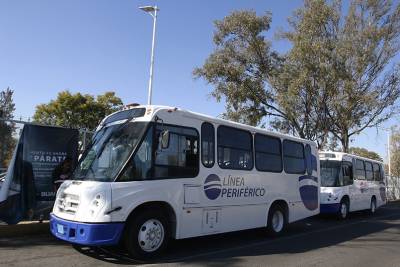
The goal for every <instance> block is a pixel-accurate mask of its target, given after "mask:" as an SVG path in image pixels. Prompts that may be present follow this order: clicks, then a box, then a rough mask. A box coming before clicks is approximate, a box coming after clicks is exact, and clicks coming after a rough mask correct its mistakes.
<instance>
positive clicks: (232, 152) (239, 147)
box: [217, 126, 253, 170]
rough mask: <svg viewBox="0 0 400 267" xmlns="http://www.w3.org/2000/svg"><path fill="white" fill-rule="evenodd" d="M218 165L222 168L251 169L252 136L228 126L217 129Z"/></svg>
mask: <svg viewBox="0 0 400 267" xmlns="http://www.w3.org/2000/svg"><path fill="white" fill-rule="evenodd" d="M217 145H218V165H219V166H220V167H221V168H222V169H232V170H251V169H253V136H252V135H251V133H250V132H248V131H245V130H240V129H236V128H232V127H228V126H219V127H218V129H217Z"/></svg>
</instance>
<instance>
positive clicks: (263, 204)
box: [50, 106, 320, 259]
mask: <svg viewBox="0 0 400 267" xmlns="http://www.w3.org/2000/svg"><path fill="white" fill-rule="evenodd" d="M317 155H318V153H317V148H316V145H315V143H314V142H311V141H307V140H302V139H298V138H294V137H291V136H287V135H282V134H277V133H272V132H269V131H266V130H263V129H260V128H255V127H250V126H247V125H243V124H239V123H234V122H230V121H226V120H222V119H216V118H212V117H209V116H205V115H201V114H197V113H193V112H189V111H185V110H181V109H177V108H171V107H162V106H137V107H134V108H129V109H126V110H124V111H120V112H117V113H115V114H112V115H111V116H109V117H107V118H105V119H104V120H103V122H102V123H101V125H100V126H99V128H98V129H97V133H96V135H95V137H94V140H93V144H92V145H91V146H90V148H89V149H88V150H87V151H86V152H85V153H84V155H83V156H82V158H81V160H80V162H79V164H78V168H77V169H76V170H75V172H74V174H73V177H72V179H73V180H71V181H67V182H65V183H63V184H62V186H61V187H60V189H59V190H58V192H57V199H56V202H55V205H54V209H53V213H52V214H51V220H50V225H51V232H52V233H53V235H55V236H56V237H57V238H60V239H63V240H66V241H68V242H71V243H78V244H84V245H91V246H99V245H115V244H117V243H119V242H123V243H124V244H125V246H126V248H127V250H128V251H129V252H130V254H131V255H133V256H134V257H136V258H142V259H149V258H152V257H154V256H155V255H156V254H158V253H160V252H161V251H162V250H163V249H164V248H165V246H166V245H167V243H168V240H169V239H170V238H175V239H182V238H189V237H195V236H204V235H210V234H217V233H224V232H230V231H238V230H244V229H251V228H258V227H267V228H268V230H269V231H270V233H272V234H274V235H278V234H279V233H281V232H282V231H283V230H284V228H285V226H286V224H287V223H291V222H294V221H297V220H300V219H304V218H306V217H309V216H313V215H316V214H318V213H319V185H320V179H319V160H318V156H317Z"/></svg>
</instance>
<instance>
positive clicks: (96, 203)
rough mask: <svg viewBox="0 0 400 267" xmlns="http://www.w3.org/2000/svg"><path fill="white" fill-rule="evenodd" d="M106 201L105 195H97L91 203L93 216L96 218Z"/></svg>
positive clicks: (90, 210)
mask: <svg viewBox="0 0 400 267" xmlns="http://www.w3.org/2000/svg"><path fill="white" fill-rule="evenodd" d="M105 203H106V199H105V197H104V195H103V194H101V193H97V194H96V196H95V197H94V199H93V200H92V202H91V203H90V208H89V212H90V215H91V216H96V215H97V213H98V212H99V211H100V210H101V209H102V208H103V207H104V205H105Z"/></svg>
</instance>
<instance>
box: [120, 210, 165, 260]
mask: <svg viewBox="0 0 400 267" xmlns="http://www.w3.org/2000/svg"><path fill="white" fill-rule="evenodd" d="M127 227H128V228H127V231H126V236H125V247H126V249H127V250H128V253H129V254H130V255H131V256H132V257H133V258H136V259H142V260H150V259H154V258H155V257H157V256H159V255H160V254H161V253H162V251H163V250H164V249H165V248H166V247H167V244H168V241H169V238H170V226H169V223H168V219H167V217H166V216H165V215H164V214H163V213H162V212H159V211H145V212H143V213H140V214H138V215H137V216H135V217H134V218H132V220H130V222H129V223H128V225H127Z"/></svg>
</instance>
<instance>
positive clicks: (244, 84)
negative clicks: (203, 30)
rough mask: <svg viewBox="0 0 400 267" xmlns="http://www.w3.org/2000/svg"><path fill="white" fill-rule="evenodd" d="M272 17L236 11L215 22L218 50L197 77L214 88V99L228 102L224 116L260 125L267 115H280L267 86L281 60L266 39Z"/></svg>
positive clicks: (197, 69) (271, 91) (195, 74)
mask: <svg viewBox="0 0 400 267" xmlns="http://www.w3.org/2000/svg"><path fill="white" fill-rule="evenodd" d="M270 23H271V14H270V13H266V14H264V15H263V16H260V17H257V15H256V13H255V12H253V11H238V12H233V13H232V14H231V15H230V16H227V17H225V18H224V19H223V20H222V21H216V22H215V27H216V31H215V33H214V43H215V45H216V49H215V51H214V52H213V53H212V54H211V55H210V56H209V57H208V59H207V60H206V62H205V64H204V66H203V67H201V68H196V69H195V70H194V76H195V77H197V78H199V77H203V78H204V79H205V80H206V81H207V82H209V83H211V84H213V85H215V90H214V91H213V92H212V96H213V97H215V98H216V99H217V100H218V101H220V100H221V98H222V97H224V98H225V99H226V103H227V112H226V114H225V117H228V118H230V119H233V120H235V121H240V122H245V123H248V124H251V125H257V124H259V123H260V122H261V120H262V119H263V118H264V117H265V116H268V115H275V116H279V115H280V111H279V110H277V109H276V107H275V105H274V91H273V90H270V88H269V87H268V86H267V84H268V80H269V78H270V77H271V76H272V75H273V72H274V71H275V69H276V68H277V65H279V62H280V61H281V59H280V58H279V57H278V55H277V54H276V53H275V52H273V51H272V50H271V44H270V42H269V41H267V40H266V39H265V37H264V36H263V34H262V33H263V32H265V31H267V30H269V28H270Z"/></svg>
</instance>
